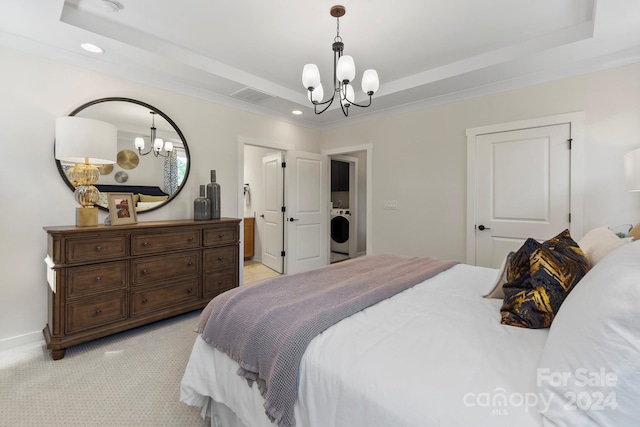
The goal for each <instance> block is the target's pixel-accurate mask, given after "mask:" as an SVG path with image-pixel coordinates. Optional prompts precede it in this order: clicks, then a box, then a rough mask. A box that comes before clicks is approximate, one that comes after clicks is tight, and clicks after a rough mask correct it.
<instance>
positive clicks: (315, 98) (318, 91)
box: [307, 83, 324, 102]
mask: <svg viewBox="0 0 640 427" xmlns="http://www.w3.org/2000/svg"><path fill="white" fill-rule="evenodd" d="M307 96H308V98H309V101H311V102H322V98H324V89H323V88H322V83H320V84H318V86H317V87H316V88H315V89H314V90H310V91H309V92H308V93H307Z"/></svg>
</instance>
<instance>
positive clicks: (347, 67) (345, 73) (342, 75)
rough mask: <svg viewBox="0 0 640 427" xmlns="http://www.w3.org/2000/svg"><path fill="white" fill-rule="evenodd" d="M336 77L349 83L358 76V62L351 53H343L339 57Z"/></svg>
mask: <svg viewBox="0 0 640 427" xmlns="http://www.w3.org/2000/svg"><path fill="white" fill-rule="evenodd" d="M336 77H337V78H338V81H339V82H342V83H348V82H350V81H352V80H353V79H354V78H355V77H356V64H355V62H354V61H353V57H352V56H351V55H343V56H341V57H340V59H338V67H337V68H336Z"/></svg>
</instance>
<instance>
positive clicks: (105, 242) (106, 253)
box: [64, 235, 128, 264]
mask: <svg viewBox="0 0 640 427" xmlns="http://www.w3.org/2000/svg"><path fill="white" fill-rule="evenodd" d="M127 243H128V240H127V236H126V235H121V236H108V237H107V236H103V237H100V238H91V239H68V240H67V243H66V251H65V258H66V259H65V261H64V262H66V263H67V264H74V263H78V262H86V261H104V260H108V259H114V258H122V257H125V256H127V255H128V254H127Z"/></svg>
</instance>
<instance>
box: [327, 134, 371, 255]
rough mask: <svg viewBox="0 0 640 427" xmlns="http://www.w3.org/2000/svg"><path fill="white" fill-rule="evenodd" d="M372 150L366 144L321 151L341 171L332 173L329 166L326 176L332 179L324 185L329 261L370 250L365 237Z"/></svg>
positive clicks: (369, 196)
mask: <svg viewBox="0 0 640 427" xmlns="http://www.w3.org/2000/svg"><path fill="white" fill-rule="evenodd" d="M372 150H373V146H372V145H371V144H366V145H359V146H349V147H342V148H337V149H330V150H323V151H322V153H323V154H325V155H328V156H329V158H330V159H331V162H330V163H333V165H334V166H337V170H341V172H339V173H338V174H334V173H333V168H332V171H331V172H332V173H331V174H330V175H333V176H332V181H334V182H333V185H332V183H331V182H329V183H328V186H327V191H328V193H329V200H330V201H331V203H330V205H329V209H330V215H329V221H330V225H329V231H330V234H329V236H327V237H328V239H329V248H330V257H331V259H332V262H340V261H342V260H344V259H349V258H355V257H359V256H363V255H367V254H372V253H373V246H372V239H371V238H369V236H371V235H372V234H371V233H372V229H373V228H372V227H373V220H372V213H373V211H372V207H371V206H372V188H371V183H372V168H371V163H372V158H373V152H372ZM334 162H338V163H334ZM345 171H346V172H345ZM340 175H341V176H342V178H340ZM347 176H348V178H346V177H347ZM345 179H348V181H347V182H345ZM338 180H342V182H338ZM340 217H342V218H340ZM347 237H348V238H347ZM340 242H342V243H340Z"/></svg>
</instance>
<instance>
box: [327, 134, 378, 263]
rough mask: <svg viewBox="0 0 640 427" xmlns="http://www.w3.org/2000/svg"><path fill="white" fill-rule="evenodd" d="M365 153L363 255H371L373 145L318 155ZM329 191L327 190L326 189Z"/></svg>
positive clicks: (343, 148)
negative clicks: (365, 213)
mask: <svg viewBox="0 0 640 427" xmlns="http://www.w3.org/2000/svg"><path fill="white" fill-rule="evenodd" d="M357 151H365V152H366V153H367V215H366V218H367V219H366V221H367V249H366V254H365V255H372V254H373V144H362V145H351V146H348V147H339V148H329V149H326V150H322V151H321V152H320V153H321V154H324V155H326V156H329V157H331V156H336V155H341V154H349V153H355V152H357ZM327 190H329V189H327Z"/></svg>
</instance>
